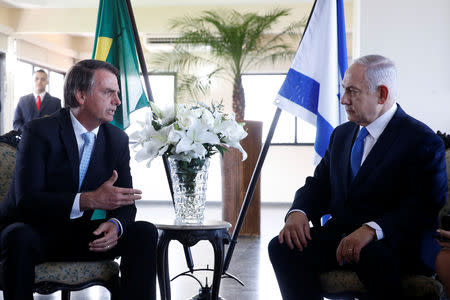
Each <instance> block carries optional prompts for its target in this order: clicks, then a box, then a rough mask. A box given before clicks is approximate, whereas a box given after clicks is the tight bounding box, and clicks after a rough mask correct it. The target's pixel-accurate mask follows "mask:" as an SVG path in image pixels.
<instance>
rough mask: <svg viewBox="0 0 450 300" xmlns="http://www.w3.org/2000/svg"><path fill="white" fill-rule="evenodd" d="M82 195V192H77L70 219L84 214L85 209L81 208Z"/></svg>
mask: <svg viewBox="0 0 450 300" xmlns="http://www.w3.org/2000/svg"><path fill="white" fill-rule="evenodd" d="M80 196H81V193H77V194H76V196H75V199H74V200H73V204H72V210H71V211H70V219H71V220H72V219H76V218H80V217H82V216H83V213H84V211H81V210H80Z"/></svg>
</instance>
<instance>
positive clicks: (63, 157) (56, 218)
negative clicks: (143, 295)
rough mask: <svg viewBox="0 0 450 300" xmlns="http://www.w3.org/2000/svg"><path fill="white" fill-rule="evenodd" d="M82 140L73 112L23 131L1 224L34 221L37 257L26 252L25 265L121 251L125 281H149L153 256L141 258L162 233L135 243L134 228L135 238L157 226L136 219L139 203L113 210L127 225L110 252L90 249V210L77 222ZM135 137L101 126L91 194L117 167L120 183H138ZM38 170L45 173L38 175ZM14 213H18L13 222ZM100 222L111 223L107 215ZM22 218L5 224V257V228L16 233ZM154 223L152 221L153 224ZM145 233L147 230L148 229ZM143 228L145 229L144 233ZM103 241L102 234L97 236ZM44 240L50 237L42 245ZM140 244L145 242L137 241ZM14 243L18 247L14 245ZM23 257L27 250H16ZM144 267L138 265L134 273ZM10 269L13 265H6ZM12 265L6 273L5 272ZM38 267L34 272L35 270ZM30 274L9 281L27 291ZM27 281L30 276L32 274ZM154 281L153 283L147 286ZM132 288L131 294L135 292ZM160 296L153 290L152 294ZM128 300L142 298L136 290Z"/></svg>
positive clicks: (89, 176)
mask: <svg viewBox="0 0 450 300" xmlns="http://www.w3.org/2000/svg"><path fill="white" fill-rule="evenodd" d="M78 156H79V155H78V148H77V142H76V139H75V135H74V130H73V127H72V123H71V119H70V115H69V109H61V110H60V111H59V112H57V113H55V114H53V115H51V116H50V117H47V118H42V119H37V120H33V121H31V122H29V123H27V124H26V125H25V126H24V128H23V135H22V140H21V142H20V144H19V148H18V152H17V162H16V168H15V175H14V179H13V183H12V185H11V188H10V191H9V194H8V196H7V199H6V200H5V201H3V202H2V204H1V207H0V222H1V223H3V224H2V225H3V227H4V226H5V225H7V224H10V223H12V222H13V221H14V222H24V223H26V224H31V225H32V226H33V229H34V230H35V232H36V235H33V236H32V237H31V238H33V239H35V243H36V244H35V246H34V247H35V248H36V253H37V255H36V257H23V262H24V265H25V266H28V264H29V261H28V260H29V259H35V260H37V261H36V263H39V261H42V260H49V259H50V260H51V259H61V257H62V259H68V257H82V258H88V259H90V258H93V259H94V258H99V257H106V258H113V257H117V256H119V255H120V256H122V262H121V268H122V275H126V276H125V277H126V279H127V282H122V284H123V285H124V286H127V284H128V283H130V282H133V281H136V282H139V281H140V282H142V281H145V282H146V281H149V280H150V278H151V276H147V275H148V274H147V275H145V274H142V273H140V271H139V270H142V269H144V270H145V269H146V272H152V270H153V269H154V268H155V266H154V265H152V264H153V263H154V262H152V260H150V259H142V258H145V257H147V256H148V255H149V253H148V252H147V253H146V251H150V252H151V251H152V250H151V249H153V248H155V245H152V243H154V241H156V238H157V237H156V236H153V237H152V236H140V237H139V238H134V239H133V242H134V244H133V243H130V242H129V240H130V236H129V234H128V232H129V229H130V227H132V228H133V231H132V232H133V235H140V234H141V229H142V228H141V227H146V226H148V225H151V224H150V223H146V222H143V223H140V222H136V223H134V218H135V214H136V207H135V206H134V205H128V206H122V207H120V208H118V209H115V210H113V211H108V212H107V219H109V218H117V219H118V220H119V221H120V222H121V224H122V225H123V228H124V233H123V236H122V237H121V238H120V239H119V243H118V245H117V246H116V247H114V248H112V249H111V250H110V251H108V252H104V253H98V252H91V251H89V250H88V243H89V241H91V240H93V239H94V238H93V236H92V232H93V231H94V230H95V229H96V228H97V227H98V225H99V222H94V221H90V217H91V215H92V212H93V211H92V210H86V211H85V212H84V215H83V217H81V218H79V219H75V220H70V213H71V210H72V204H73V201H74V198H75V195H76V194H77V192H78V184H79V183H78V181H79V179H78V178H79V174H78V172H79V160H80V159H79V157H78ZM129 159H130V154H129V148H128V136H127V135H126V134H125V133H124V132H123V131H121V130H119V129H118V128H116V127H114V126H112V125H110V124H108V123H104V124H102V125H100V128H99V131H98V135H97V139H96V142H95V146H94V150H93V153H92V157H91V162H90V165H89V169H88V170H87V173H86V176H85V179H84V181H83V185H82V187H81V190H80V192H84V191H92V190H95V189H97V188H98V187H99V186H101V185H102V184H103V183H104V182H105V181H106V180H108V179H109V178H110V177H111V175H112V173H113V170H116V171H117V173H118V179H117V181H116V182H115V184H114V185H115V186H120V187H132V179H131V175H130V168H129ZM37 174H39V176H35V175H37ZM12 216H15V218H14V220H12ZM101 222H104V220H102V221H101ZM16 224H20V223H15V224H13V225H10V226H8V227H6V228H5V229H3V231H2V240H1V244H0V248H1V249H2V258H3V259H4V258H5V257H6V256H7V255H12V254H13V253H5V251H4V249H3V248H4V247H3V246H4V245H5V243H9V242H10V241H5V240H4V238H3V236H4V235H5V232H8V231H11V230H17V229H16V227H15V225H16ZM151 226H153V225H151ZM144 231H145V230H144ZM144 231H142V232H144ZM154 232H155V234H156V230H155V231H154ZM97 238H98V237H97ZM41 241H45V243H42V242H41ZM137 241H139V243H137ZM10 248H11V247H10ZM16 251H17V252H18V255H20V252H21V250H20V249H17V250H16ZM136 266H139V267H140V268H139V270H135V269H133V268H135V267H136ZM2 267H3V268H8V265H5V264H3V266H2ZM4 270H5V269H3V270H2V271H3V272H4ZM29 272H32V270H29ZM22 276H23V273H22V274H17V278H3V283H4V284H5V285H6V286H8V285H14V284H15V285H20V286H22V287H24V288H25V286H24V285H26V284H27V283H24V282H23V279H22V278H23V277H22ZM25 278H26V277H25ZM150 285H151V284H150V283H149V284H148V286H150ZM128 292H130V291H128ZM152 292H153V293H154V291H152ZM127 297H130V298H129V299H139V298H140V296H139V295H133V294H132V292H131V293H130V294H128V295H127Z"/></svg>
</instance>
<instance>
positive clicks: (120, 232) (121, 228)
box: [110, 218, 123, 238]
mask: <svg viewBox="0 0 450 300" xmlns="http://www.w3.org/2000/svg"><path fill="white" fill-rule="evenodd" d="M110 220H114V221H116V222H117V224H119V228H120V230H119V235H118V237H119V238H120V237H121V236H122V234H123V227H122V223H120V221H119V220H118V219H116V218H111V219H110Z"/></svg>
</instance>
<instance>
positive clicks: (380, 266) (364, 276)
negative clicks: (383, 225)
mask: <svg viewBox="0 0 450 300" xmlns="http://www.w3.org/2000/svg"><path fill="white" fill-rule="evenodd" d="M355 271H356V273H357V274H358V277H359V279H360V280H361V282H362V283H363V284H364V286H365V287H366V289H367V291H368V294H369V299H380V300H389V299H392V300H394V299H395V300H398V299H401V286H402V285H401V284H402V283H401V275H402V272H401V268H400V264H399V262H398V258H396V257H395V256H394V254H393V253H392V250H391V248H390V247H389V246H388V245H386V243H385V241H383V240H380V241H375V242H372V243H369V244H368V245H367V246H366V247H364V248H363V249H362V250H361V254H360V260H359V263H358V264H356V265H355Z"/></svg>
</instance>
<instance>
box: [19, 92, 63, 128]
mask: <svg viewBox="0 0 450 300" xmlns="http://www.w3.org/2000/svg"><path fill="white" fill-rule="evenodd" d="M59 109H61V100H59V99H58V98H56V97H52V96H51V95H50V94H49V93H45V96H44V99H42V102H41V107H40V109H39V111H38V110H37V107H36V100H35V98H34V95H33V94H29V95H26V96H23V97H20V99H19V103H18V104H17V108H16V111H15V113H14V121H13V127H14V130H19V129H20V130H21V129H22V127H23V125H25V123H27V122H30V121H31V120H34V119H36V118H41V117H45V116H48V115H51V114H52V113H54V112H55V111H57V110H59Z"/></svg>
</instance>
